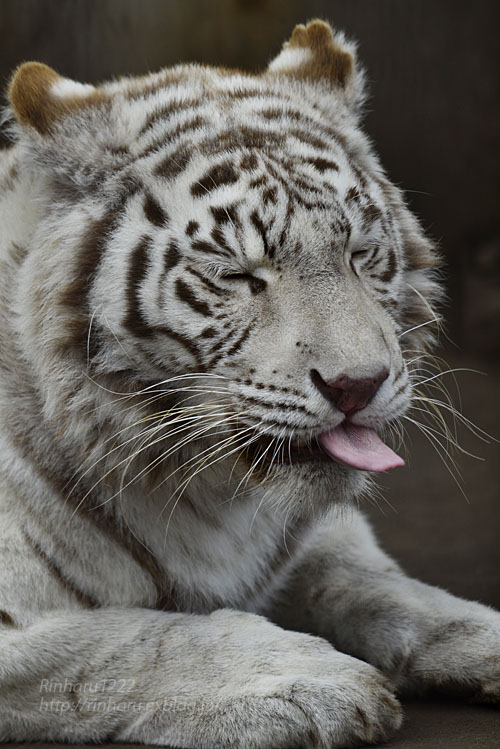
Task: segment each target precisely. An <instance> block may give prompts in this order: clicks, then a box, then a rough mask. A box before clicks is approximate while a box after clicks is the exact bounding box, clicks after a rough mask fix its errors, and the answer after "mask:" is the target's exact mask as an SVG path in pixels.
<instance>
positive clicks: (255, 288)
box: [221, 272, 267, 294]
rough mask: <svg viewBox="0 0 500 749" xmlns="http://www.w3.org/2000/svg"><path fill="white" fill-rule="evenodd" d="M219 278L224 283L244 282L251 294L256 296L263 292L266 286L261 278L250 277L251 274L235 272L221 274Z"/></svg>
mask: <svg viewBox="0 0 500 749" xmlns="http://www.w3.org/2000/svg"><path fill="white" fill-rule="evenodd" d="M221 278H222V279H223V280H224V281H236V282H246V283H247V284H248V285H249V287H250V291H251V292H252V294H258V293H259V292H261V291H264V289H265V288H266V286H267V283H266V282H265V281H264V279H263V278H259V277H258V276H252V274H251V273H241V272H235V273H227V272H225V273H223V274H222V275H221Z"/></svg>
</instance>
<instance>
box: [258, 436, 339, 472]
mask: <svg viewBox="0 0 500 749" xmlns="http://www.w3.org/2000/svg"><path fill="white" fill-rule="evenodd" d="M271 445H272V443H271V442H270V441H269V440H266V439H265V438H264V437H261V438H259V439H258V440H256V442H254V443H253V444H252V445H251V446H249V447H248V448H247V449H246V450H245V453H247V454H248V456H249V457H250V458H251V459H252V460H253V461H257V460H258V461H259V464H261V465H266V466H274V465H276V466H280V465H283V466H286V465H288V466H290V465H295V464H297V463H317V462H331V460H332V458H331V457H330V455H328V453H326V452H325V451H324V450H323V448H322V447H321V445H320V444H319V443H318V442H317V441H316V440H314V441H312V442H311V443H305V442H295V443H293V442H290V443H286V444H284V445H283V446H282V447H280V448H279V449H278V450H276V448H273V447H272V446H271Z"/></svg>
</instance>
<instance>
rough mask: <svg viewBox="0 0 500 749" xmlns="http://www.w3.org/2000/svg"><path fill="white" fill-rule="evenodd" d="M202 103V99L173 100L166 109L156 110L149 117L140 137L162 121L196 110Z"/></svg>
mask: <svg viewBox="0 0 500 749" xmlns="http://www.w3.org/2000/svg"><path fill="white" fill-rule="evenodd" d="M202 103H203V101H202V99H199V98H193V99H172V101H170V102H169V103H168V104H167V105H166V106H165V107H162V108H161V109H156V110H155V111H154V112H153V113H152V114H150V115H149V117H148V118H147V120H146V122H145V124H144V126H143V128H142V129H141V131H140V133H139V135H143V134H144V133H145V132H146V131H147V130H149V129H150V128H151V127H153V125H156V123H157V122H160V121H161V120H167V121H168V120H169V119H170V118H171V117H173V116H175V115H178V114H179V113H180V112H185V111H187V110H188V109H195V108H196V107H199V106H200V105H201V104H202Z"/></svg>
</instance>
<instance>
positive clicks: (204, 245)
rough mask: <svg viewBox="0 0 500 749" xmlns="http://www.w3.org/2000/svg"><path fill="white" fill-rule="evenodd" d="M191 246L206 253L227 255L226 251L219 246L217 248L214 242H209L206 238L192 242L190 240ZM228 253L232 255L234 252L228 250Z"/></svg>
mask: <svg viewBox="0 0 500 749" xmlns="http://www.w3.org/2000/svg"><path fill="white" fill-rule="evenodd" d="M191 247H192V248H193V250H197V251H198V252H205V253H207V254H208V255H219V256H220V255H224V256H226V257H227V254H228V253H227V251H223V248H222V247H221V248H220V249H218V248H217V247H216V246H215V245H214V244H212V243H211V242H207V241H206V239H197V240H195V241H194V242H191ZM230 255H234V252H232V251H231V252H230Z"/></svg>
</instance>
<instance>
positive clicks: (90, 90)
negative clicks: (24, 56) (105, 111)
mask: <svg viewBox="0 0 500 749" xmlns="http://www.w3.org/2000/svg"><path fill="white" fill-rule="evenodd" d="M103 98H104V97H103V94H102V93H101V92H99V91H98V90H97V89H96V88H95V87H94V86H92V85H90V84H83V83H77V82H76V81H72V80H70V79H69V78H63V77H62V76H60V75H59V74H58V73H56V71H55V70H52V68H49V66H48V65H44V64H43V63H41V62H25V63H24V64H23V65H20V66H19V67H18V68H17V70H16V71H15V73H14V75H13V76H12V80H11V82H10V86H9V100H10V104H11V107H12V110H13V112H14V115H15V116H16V118H17V120H18V122H20V123H21V125H24V126H28V127H32V128H34V129H35V130H37V131H38V132H39V133H40V134H42V135H45V134H46V133H48V132H50V130H51V129H52V128H53V126H54V125H55V124H56V123H57V122H58V121H59V120H61V119H62V118H64V117H66V116H67V115H70V114H74V113H75V112H77V111H79V110H80V109H83V108H85V107H88V106H91V105H92V104H95V103H97V102H98V101H100V100H102V99H103Z"/></svg>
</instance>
